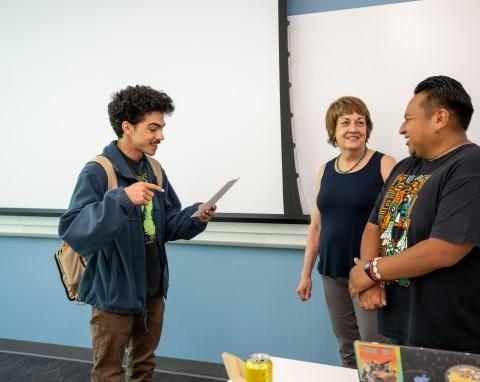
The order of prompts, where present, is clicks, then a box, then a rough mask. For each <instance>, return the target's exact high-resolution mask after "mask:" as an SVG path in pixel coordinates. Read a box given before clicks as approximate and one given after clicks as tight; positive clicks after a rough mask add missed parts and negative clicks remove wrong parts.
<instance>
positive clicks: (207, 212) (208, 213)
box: [198, 203, 217, 223]
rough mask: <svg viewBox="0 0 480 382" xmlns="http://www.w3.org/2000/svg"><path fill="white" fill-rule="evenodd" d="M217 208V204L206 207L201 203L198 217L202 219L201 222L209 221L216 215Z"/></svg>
mask: <svg viewBox="0 0 480 382" xmlns="http://www.w3.org/2000/svg"><path fill="white" fill-rule="evenodd" d="M216 210H217V206H216V205H213V206H211V207H210V208H209V209H205V204H204V203H200V204H199V205H198V213H199V216H198V218H199V219H200V221H201V222H203V223H208V222H209V221H210V220H212V219H213V217H214V216H215V211H216Z"/></svg>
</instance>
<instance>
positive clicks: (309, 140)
mask: <svg viewBox="0 0 480 382" xmlns="http://www.w3.org/2000/svg"><path fill="white" fill-rule="evenodd" d="M479 15H480V1H478V0H422V1H412V2H404V3H396V4H389V5H381V6H373V7H365V8H357V9H347V10H339V11H331V12H321V13H314V14H306V15H299V16H291V17H290V18H289V20H290V27H289V29H290V30H289V50H290V55H291V56H290V80H291V82H292V89H291V105H292V112H293V123H292V125H293V129H294V137H295V143H296V159H297V168H298V172H299V176H300V178H299V183H300V184H301V189H302V192H301V195H302V198H301V199H302V206H303V212H304V213H308V212H309V211H310V210H311V208H312V206H313V205H314V204H313V203H314V196H315V195H314V183H315V176H316V173H317V171H318V168H319V166H320V165H321V164H322V163H324V162H326V161H328V160H329V159H331V158H333V157H334V156H336V155H338V151H337V149H334V148H333V147H331V146H330V145H328V144H327V134H326V131H325V122H324V118H325V112H326V110H327V108H328V105H329V104H330V103H331V102H333V101H334V100H335V99H337V98H339V97H341V96H344V95H353V96H357V97H360V98H362V99H363V100H364V101H365V102H366V104H367V106H368V107H369V109H370V113H371V115H372V119H373V123H374V126H373V131H372V135H371V138H370V142H369V146H370V147H371V148H374V149H377V150H379V151H382V152H384V153H388V154H390V155H393V156H394V157H395V158H396V159H397V160H400V159H402V158H404V157H405V156H407V155H408V152H407V148H406V146H405V142H404V139H403V137H401V136H400V135H399V134H398V130H399V128H400V124H401V122H402V120H403V115H404V111H405V107H406V104H407V102H408V101H409V100H410V98H411V97H412V95H413V89H414V87H415V85H416V84H417V83H419V82H420V81H421V80H423V79H425V78H427V77H429V76H432V75H440V74H441V75H448V76H450V77H453V78H455V79H457V80H459V81H460V82H461V83H462V84H463V85H464V87H465V89H466V90H467V92H469V94H470V96H471V97H472V102H473V106H474V108H475V109H476V110H477V111H476V112H475V113H474V115H473V119H472V122H471V124H470V127H469V130H468V135H469V137H470V139H471V140H472V141H473V142H475V143H477V144H478V143H480V126H479V121H480V119H479V114H480V104H479V102H480V76H479V70H478V66H479V63H480V24H479V22H478V17H479Z"/></svg>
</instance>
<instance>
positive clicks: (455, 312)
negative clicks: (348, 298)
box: [369, 144, 480, 353]
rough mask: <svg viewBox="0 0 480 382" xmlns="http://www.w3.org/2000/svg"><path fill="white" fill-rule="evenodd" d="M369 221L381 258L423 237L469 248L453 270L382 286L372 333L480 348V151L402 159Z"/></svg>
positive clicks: (470, 147)
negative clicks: (384, 301) (382, 304)
mask: <svg viewBox="0 0 480 382" xmlns="http://www.w3.org/2000/svg"><path fill="white" fill-rule="evenodd" d="M369 221H370V222H371V223H374V224H377V225H378V226H379V228H380V234H381V239H380V240H381V249H382V254H383V255H384V256H395V255H399V256H401V252H402V251H404V250H405V249H407V248H410V247H412V246H414V245H415V244H417V243H419V242H421V241H423V240H426V239H428V238H430V237H432V238H433V237H434V238H438V239H442V240H446V241H449V242H453V243H468V244H472V245H474V248H473V249H472V251H471V252H470V253H469V254H467V255H466V256H465V257H464V258H463V259H462V260H461V261H460V262H458V263H457V264H455V265H454V266H452V267H449V268H443V269H440V270H437V271H435V272H431V273H429V274H427V275H424V276H421V277H416V278H413V279H400V280H396V281H394V282H391V283H388V284H387V286H386V291H387V306H386V307H384V308H382V309H381V310H380V311H379V330H380V332H381V333H382V334H383V335H385V336H387V337H392V338H395V339H398V340H400V342H401V343H402V344H406V345H413V346H423V347H431V348H439V349H449V350H458V351H467V352H472V353H480V148H479V147H478V146H477V145H475V144H468V145H464V146H462V147H459V148H458V149H456V150H454V151H452V152H450V153H448V154H446V155H444V156H443V157H441V158H439V159H436V160H434V161H427V160H423V159H419V158H415V157H410V158H407V159H404V160H403V161H401V162H400V163H398V164H397V165H396V166H395V168H394V169H393V171H392V173H391V175H390V177H389V179H388V180H387V182H386V185H385V187H384V189H383V190H382V193H381V194H380V195H379V197H378V198H377V201H376V203H375V207H374V209H373V211H372V214H371V215H370V218H369ZM439 256H441V254H439Z"/></svg>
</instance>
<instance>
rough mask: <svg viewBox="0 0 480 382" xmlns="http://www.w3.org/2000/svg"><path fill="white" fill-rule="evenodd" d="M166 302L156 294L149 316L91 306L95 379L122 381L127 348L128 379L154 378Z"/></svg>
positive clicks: (140, 381)
mask: <svg viewBox="0 0 480 382" xmlns="http://www.w3.org/2000/svg"><path fill="white" fill-rule="evenodd" d="M164 311H165V303H164V300H163V297H156V298H153V299H152V300H151V301H150V303H149V304H148V306H147V313H146V317H145V316H143V315H141V316H128V315H123V314H116V313H111V312H106V311H104V310H100V309H97V308H95V307H92V319H91V321H90V332H91V334H92V344H93V369H92V379H91V381H92V382H120V381H122V380H123V377H124V374H125V370H124V369H123V366H122V363H123V358H124V355H125V349H127V372H126V374H127V380H128V381H129V382H149V381H152V378H153V372H154V368H155V354H154V351H155V349H156V348H157V346H158V343H159V342H160V335H161V333H162V326H163V314H164Z"/></svg>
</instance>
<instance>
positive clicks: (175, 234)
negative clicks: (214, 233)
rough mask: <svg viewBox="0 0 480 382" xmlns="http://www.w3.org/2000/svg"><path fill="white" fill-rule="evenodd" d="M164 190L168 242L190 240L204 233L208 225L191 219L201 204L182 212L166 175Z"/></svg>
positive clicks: (196, 219)
mask: <svg viewBox="0 0 480 382" xmlns="http://www.w3.org/2000/svg"><path fill="white" fill-rule="evenodd" d="M163 188H164V190H165V194H164V196H165V219H166V227H165V228H166V229H165V235H166V236H165V238H166V241H173V240H178V239H184V240H189V239H191V238H193V237H195V236H197V235H198V234H199V233H201V232H203V231H204V230H205V228H206V227H207V223H203V222H201V221H200V220H199V219H198V218H192V217H191V216H192V215H193V214H194V213H195V211H197V206H198V204H199V203H195V204H193V205H191V206H189V207H186V208H185V209H183V210H182V206H181V204H180V200H179V199H178V196H177V194H176V192H175V190H174V189H173V187H172V185H171V184H170V182H169V181H168V178H167V176H166V175H165V173H164V185H163Z"/></svg>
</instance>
